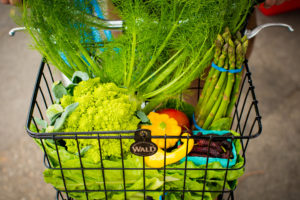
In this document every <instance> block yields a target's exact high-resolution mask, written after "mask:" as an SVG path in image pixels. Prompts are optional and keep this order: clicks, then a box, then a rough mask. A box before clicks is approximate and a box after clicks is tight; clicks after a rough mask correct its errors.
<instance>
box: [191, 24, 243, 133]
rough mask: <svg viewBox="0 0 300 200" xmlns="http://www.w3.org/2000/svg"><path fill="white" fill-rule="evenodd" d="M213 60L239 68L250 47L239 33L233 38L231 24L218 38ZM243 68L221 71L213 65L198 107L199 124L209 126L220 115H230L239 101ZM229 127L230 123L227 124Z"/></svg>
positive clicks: (220, 64) (226, 67)
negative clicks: (235, 71)
mask: <svg viewBox="0 0 300 200" xmlns="http://www.w3.org/2000/svg"><path fill="white" fill-rule="evenodd" d="M215 46H216V48H215V55H214V63H215V64H216V65H217V66H219V67H222V68H224V69H229V70H233V69H239V68H240V67H241V66H242V64H243V62H244V58H245V54H246V51H247V46H248V40H247V37H246V36H244V37H241V34H240V33H237V35H236V36H235V37H234V38H233V37H232V36H231V33H230V31H229V29H228V28H226V29H225V32H224V33H223V34H222V35H218V36H217V39H216V42H215ZM241 80H242V72H239V73H231V72H221V71H219V70H217V69H215V68H213V67H212V68H211V69H210V71H209V74H208V76H207V79H206V81H205V84H204V88H203V91H202V93H201V95H200V98H199V102H198V105H197V107H196V110H195V119H196V122H197V124H198V125H199V126H200V127H202V128H203V129H210V128H211V127H212V125H213V124H214V123H215V122H217V121H218V120H220V119H223V118H229V117H230V116H231V113H232V110H233V108H234V105H235V103H236V101H237V98H238V94H239V88H240V83H241ZM227 128H228V129H229V128H230V127H227Z"/></svg>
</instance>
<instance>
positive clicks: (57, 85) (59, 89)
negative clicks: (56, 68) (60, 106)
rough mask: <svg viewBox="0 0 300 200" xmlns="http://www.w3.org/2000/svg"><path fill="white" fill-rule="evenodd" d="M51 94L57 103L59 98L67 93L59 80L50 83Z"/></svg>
mask: <svg viewBox="0 0 300 200" xmlns="http://www.w3.org/2000/svg"><path fill="white" fill-rule="evenodd" d="M52 94H53V97H54V100H55V102H56V103H59V101H60V98H62V97H63V96H64V95H66V94H68V91H67V89H66V88H65V86H64V85H63V84H62V82H61V81H56V82H54V83H53V85H52Z"/></svg>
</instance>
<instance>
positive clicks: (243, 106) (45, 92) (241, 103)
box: [26, 59, 262, 200]
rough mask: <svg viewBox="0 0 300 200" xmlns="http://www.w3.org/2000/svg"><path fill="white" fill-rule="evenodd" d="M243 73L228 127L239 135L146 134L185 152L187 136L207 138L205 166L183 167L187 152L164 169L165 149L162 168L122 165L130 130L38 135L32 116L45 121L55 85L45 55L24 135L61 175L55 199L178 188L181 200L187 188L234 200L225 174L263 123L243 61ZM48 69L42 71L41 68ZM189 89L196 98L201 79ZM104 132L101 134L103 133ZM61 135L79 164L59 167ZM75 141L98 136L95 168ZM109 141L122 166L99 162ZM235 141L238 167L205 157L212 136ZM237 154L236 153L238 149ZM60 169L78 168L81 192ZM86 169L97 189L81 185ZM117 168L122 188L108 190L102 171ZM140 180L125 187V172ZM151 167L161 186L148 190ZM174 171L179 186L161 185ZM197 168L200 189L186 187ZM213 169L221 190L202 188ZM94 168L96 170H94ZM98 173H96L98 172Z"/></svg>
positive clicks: (51, 167) (105, 171) (64, 199)
mask: <svg viewBox="0 0 300 200" xmlns="http://www.w3.org/2000/svg"><path fill="white" fill-rule="evenodd" d="M244 66H245V70H246V73H245V76H244V78H243V80H242V83H241V87H240V90H241V92H240V94H239V96H238V100H237V102H236V104H235V110H234V112H233V120H232V124H231V128H232V129H233V130H236V131H238V132H239V133H240V136H215V135H199V136H190V135H189V134H188V135H187V136H166V135H164V136H151V138H160V139H164V145H165V146H167V139H172V138H177V139H186V142H187V146H186V149H185V154H186V155H187V152H188V144H189V142H190V139H191V138H193V139H206V140H208V151H207V153H206V159H205V160H206V162H205V163H204V166H205V167H204V168H188V166H187V156H185V164H184V167H177V168H168V167H167V166H166V163H167V161H166V154H167V152H166V151H164V160H163V162H164V167H162V168H147V167H146V164H145V157H143V159H142V166H141V167H128V166H126V165H125V163H124V153H123V152H124V146H123V141H125V140H128V139H134V136H133V133H134V132H135V131H136V130H129V131H95V132H76V133H74V132H55V133H42V132H41V128H40V127H39V126H38V125H37V122H36V119H35V116H39V117H40V118H41V119H43V120H44V119H45V117H44V114H43V113H45V112H43V111H44V110H46V109H47V108H48V105H50V104H53V103H54V99H53V96H52V94H51V90H50V88H51V87H50V84H51V83H54V81H55V80H56V78H55V76H54V75H55V74H54V73H53V72H52V66H50V65H49V64H48V63H47V61H46V60H45V59H43V60H42V62H41V65H40V69H39V71H38V75H37V79H36V83H35V88H34V91H33V95H32V100H31V104H30V109H29V112H28V118H27V124H26V128H27V132H28V134H29V135H30V136H31V137H32V138H35V139H38V140H39V141H40V143H41V146H42V149H43V151H44V158H43V162H44V165H45V167H46V168H47V169H51V170H59V171H60V173H61V177H62V182H63V187H64V189H56V190H57V195H56V198H57V199H60V200H72V198H71V197H70V193H82V194H85V197H86V199H88V200H89V199H91V197H90V196H89V193H90V192H103V194H104V198H105V199H106V200H108V199H109V193H111V192H123V194H124V198H125V199H127V197H128V196H127V193H128V192H142V196H143V197H141V198H142V199H149V200H150V199H152V197H151V196H148V194H147V193H148V192H160V194H161V198H162V199H166V195H167V194H168V193H169V192H178V193H180V195H181V198H182V199H185V196H186V193H187V192H198V193H201V196H202V198H201V199H204V198H205V194H206V193H216V194H218V195H219V196H218V200H219V199H220V200H223V199H228V200H229V199H231V200H232V199H234V193H233V191H234V190H235V188H234V189H227V188H226V183H227V180H228V173H229V171H232V170H240V169H242V168H244V166H245V163H246V150H247V147H248V145H249V140H250V139H253V138H256V137H258V136H259V135H260V134H261V131H262V124H261V116H260V114H259V109H258V101H257V99H256V95H255V91H254V89H255V87H254V86H253V83H252V79H251V72H250V71H249V67H248V63H247V61H245V63H244ZM46 68H47V70H46ZM189 89H190V90H197V93H196V94H198V96H199V95H200V92H201V87H200V80H198V82H197V86H196V87H191V88H189ZM32 123H33V124H34V125H35V127H36V129H37V131H36V132H33V131H31V130H30V125H31V124H32ZM103 134H105V135H103ZM47 139H51V140H53V141H54V143H55V150H56V154H57V155H56V156H57V160H58V162H59V163H58V164H59V166H58V167H55V166H54V165H52V163H51V161H50V158H49V155H48V153H49V152H47V148H46V147H45V145H46V144H45V140H47ZM62 139H74V140H75V141H76V144H77V155H78V161H79V166H80V167H67V166H63V165H62V160H61V159H62V157H61V155H60V151H59V147H58V142H59V141H60V140H62ZM80 139H92V140H97V143H98V145H97V146H98V147H97V148H99V157H100V160H99V167H98V166H97V167H86V166H84V163H83V161H82V155H81V152H80V148H79V146H80V145H79V140H80ZM110 139H118V140H119V143H120V149H121V153H120V154H121V155H120V156H121V167H119V168H118V167H112V166H104V157H103V152H102V146H101V140H110ZM237 139H238V140H240V143H241V147H242V149H241V152H240V155H241V156H242V157H243V159H244V162H243V165H242V166H240V167H238V168H230V167H229V160H230V158H226V159H227V162H226V167H224V168H209V167H208V166H209V158H210V155H209V153H210V149H211V146H212V145H211V143H212V142H213V141H215V140H228V141H229V142H230V143H232V142H233V141H234V140H237ZM237 153H239V152H237ZM65 170H74V172H76V171H78V170H80V171H78V172H79V173H80V172H81V177H82V186H83V187H82V188H83V189H81V190H71V189H69V188H68V180H67V179H66V177H65V174H64V171H65ZM87 170H94V171H95V176H99V177H98V178H100V179H101V180H102V182H103V185H101V186H99V187H100V188H99V189H97V190H95V189H93V188H89V186H88V185H87V183H86V176H85V175H86V172H87ZM110 170H112V171H116V172H118V171H120V170H121V171H120V172H121V173H122V187H123V188H122V189H120V188H119V189H108V186H107V182H106V175H107V172H108V171H110ZM141 170H142V173H141V175H142V176H143V177H142V178H143V179H142V185H141V189H132V188H131V189H130V188H127V186H126V176H127V175H126V174H127V172H130V171H139V172H140V171H141ZM151 170H160V171H162V174H163V181H164V182H163V185H162V188H161V190H160V191H157V190H153V189H147V187H146V186H147V181H146V172H147V173H151ZM173 170H181V171H182V174H183V179H182V180H181V181H182V184H183V185H182V189H167V188H166V174H167V171H173ZM197 170H199V171H202V172H203V174H204V176H203V177H202V178H201V179H202V180H203V181H202V183H203V187H202V188H196V189H195V188H190V187H189V185H188V182H187V173H188V172H193V171H195V172H197ZM212 170H216V171H219V172H224V178H223V179H222V182H223V184H222V189H221V190H218V191H216V190H212V189H210V188H206V183H207V177H209V173H211V171H212ZM97 171H98V172H99V173H97ZM97 174H98V175H97Z"/></svg>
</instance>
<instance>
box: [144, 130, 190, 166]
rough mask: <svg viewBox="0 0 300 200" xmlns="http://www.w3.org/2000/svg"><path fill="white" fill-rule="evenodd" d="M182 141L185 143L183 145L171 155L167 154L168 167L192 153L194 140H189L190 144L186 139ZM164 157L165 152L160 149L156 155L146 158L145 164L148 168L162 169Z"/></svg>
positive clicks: (185, 134)
mask: <svg viewBox="0 0 300 200" xmlns="http://www.w3.org/2000/svg"><path fill="white" fill-rule="evenodd" d="M188 135H189V134H188V133H184V134H182V136H188ZM181 141H182V142H183V144H182V145H181V146H180V147H179V148H178V149H176V150H174V151H172V152H170V153H169V152H166V165H169V164H173V163H176V162H178V161H179V160H181V159H182V158H184V157H185V156H186V154H187V153H190V152H191V150H192V149H193V147H194V139H192V138H189V142H187V139H186V138H182V139H181ZM187 143H189V144H187ZM187 145H188V147H187ZM186 148H188V149H187V152H186ZM164 156H165V152H164V151H163V150H162V149H161V148H158V150H157V152H156V153H155V154H154V155H152V156H148V157H145V163H146V165H147V166H148V167H152V168H161V167H163V166H164Z"/></svg>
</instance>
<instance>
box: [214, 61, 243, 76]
mask: <svg viewBox="0 0 300 200" xmlns="http://www.w3.org/2000/svg"><path fill="white" fill-rule="evenodd" d="M211 66H212V67H213V68H215V69H216V70H218V71H220V72H229V73H233V74H234V73H239V72H241V71H242V70H243V68H244V66H243V65H242V67H241V68H240V69H224V68H222V67H219V66H218V65H216V64H215V63H214V62H212V63H211Z"/></svg>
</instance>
